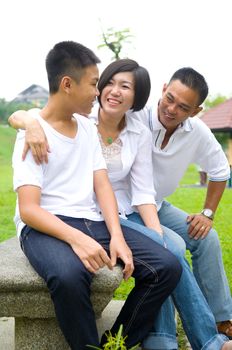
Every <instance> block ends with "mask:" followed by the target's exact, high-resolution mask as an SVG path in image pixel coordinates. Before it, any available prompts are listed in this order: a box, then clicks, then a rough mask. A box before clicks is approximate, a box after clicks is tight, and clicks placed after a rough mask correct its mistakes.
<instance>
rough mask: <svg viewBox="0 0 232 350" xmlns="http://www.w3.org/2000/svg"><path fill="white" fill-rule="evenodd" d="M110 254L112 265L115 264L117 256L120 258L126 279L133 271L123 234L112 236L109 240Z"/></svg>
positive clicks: (131, 258)
mask: <svg viewBox="0 0 232 350" xmlns="http://www.w3.org/2000/svg"><path fill="white" fill-rule="evenodd" d="M110 256H111V263H112V266H114V265H115V264H116V261H117V258H120V259H121V260H122V261H123V262H124V264H125V266H124V269H123V276H124V279H125V280H126V281H127V280H128V278H130V277H131V275H132V273H133V271H134V263H133V257H132V252H131V250H130V248H129V247H128V245H127V243H126V241H125V239H124V237H123V236H121V235H120V236H113V237H112V238H111V240H110Z"/></svg>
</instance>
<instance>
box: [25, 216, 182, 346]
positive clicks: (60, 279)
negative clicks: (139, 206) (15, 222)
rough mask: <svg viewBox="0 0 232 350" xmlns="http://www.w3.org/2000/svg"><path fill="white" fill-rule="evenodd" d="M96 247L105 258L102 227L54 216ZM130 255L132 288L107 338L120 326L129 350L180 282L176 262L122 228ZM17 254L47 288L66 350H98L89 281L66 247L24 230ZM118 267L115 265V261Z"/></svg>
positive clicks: (106, 240) (106, 245)
mask: <svg viewBox="0 0 232 350" xmlns="http://www.w3.org/2000/svg"><path fill="white" fill-rule="evenodd" d="M59 218H60V219H61V220H63V221H64V222H66V223H67V224H68V225H70V226H72V227H75V228H77V229H79V230H81V231H82V232H84V233H86V234H87V235H89V236H91V237H92V238H93V239H95V240H96V241H98V242H99V243H100V244H101V245H102V246H103V247H104V248H105V249H106V251H107V252H109V242H110V235H109V232H108V230H107V227H106V225H105V223H104V222H96V221H90V220H86V219H74V218H68V217H64V216H59ZM123 233H124V237H125V240H126V242H127V244H128V246H129V247H130V248H131V250H132V254H133V259H134V265H135V270H134V273H133V277H134V278H135V287H134V288H133V290H132V291H131V292H130V294H129V296H128V298H127V300H126V302H125V304H124V307H123V308H122V310H121V312H120V314H119V316H118V318H117V320H116V321H115V323H114V325H113V327H112V329H111V332H112V333H113V334H115V333H116V332H117V331H118V329H119V326H120V325H121V324H123V328H124V336H125V335H127V339H126V343H127V346H128V347H131V346H133V345H135V344H137V343H139V342H141V341H142V340H143V339H144V338H145V336H146V335H147V333H148V332H149V330H150V329H151V328H152V326H153V323H154V318H155V316H156V315H157V314H158V310H159V309H160V307H161V305H162V303H163V302H164V300H165V299H166V298H167V297H168V295H169V294H170V293H171V292H172V290H173V289H174V288H175V286H176V285H177V283H178V281H179V279H180V276H181V266H180V264H179V262H178V260H177V259H176V258H175V257H174V255H172V254H171V253H170V252H169V251H168V250H167V249H165V248H163V247H162V246H161V245H159V244H157V243H156V242H154V241H152V240H151V239H150V238H148V237H146V236H143V235H141V234H140V233H138V232H137V231H135V230H133V229H130V228H126V227H123ZM21 246H22V249H23V251H24V253H25V255H26V256H27V258H28V260H29V261H30V263H31V265H32V266H33V267H34V269H35V270H36V271H37V272H38V274H39V275H40V276H41V277H42V278H43V279H44V280H45V282H46V283H47V286H48V289H49V291H50V294H51V298H52V300H53V303H54V306H55V312H56V316H57V319H58V322H59V325H60V328H61V330H62V332H63V334H64V336H65V338H66V340H67V342H68V344H69V345H70V347H71V349H73V350H74V349H75V350H82V349H87V347H86V345H90V344H91V345H95V346H98V345H99V340H98V334H97V328H96V323H95V315H94V311H93V308H92V304H91V301H90V285H91V281H92V278H93V274H91V273H90V272H89V271H87V269H86V268H85V267H84V265H83V264H82V262H81V260H80V259H79V257H78V256H77V255H76V254H75V253H74V252H73V250H72V248H71V246H70V245H69V244H67V243H65V242H63V241H61V240H59V239H56V238H54V237H51V236H49V235H46V234H44V233H41V232H38V231H36V230H34V229H32V228H31V227H28V226H26V227H25V228H24V229H23V231H22V234H21ZM119 263H120V261H119Z"/></svg>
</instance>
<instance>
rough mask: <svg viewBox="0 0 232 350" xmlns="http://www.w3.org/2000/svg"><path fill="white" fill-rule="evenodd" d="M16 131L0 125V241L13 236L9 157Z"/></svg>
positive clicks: (13, 199) (13, 207)
mask: <svg viewBox="0 0 232 350" xmlns="http://www.w3.org/2000/svg"><path fill="white" fill-rule="evenodd" d="M15 135H16V131H15V130H14V129H12V128H10V127H9V126H7V125H0V174H1V175H0V241H4V240H5V239H7V238H10V237H12V236H13V235H14V234H15V225H14V222H13V216H14V210H15V193H14V191H13V188H12V187H13V186H12V168H11V156H12V151H13V146H14V140H15Z"/></svg>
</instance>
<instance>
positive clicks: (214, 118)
mask: <svg viewBox="0 0 232 350" xmlns="http://www.w3.org/2000/svg"><path fill="white" fill-rule="evenodd" d="M201 120H202V121H203V122H204V123H205V124H206V125H207V126H208V127H209V128H210V129H212V130H215V129H217V130H224V131H229V130H231V129H232V98H230V99H229V100H227V101H225V102H223V103H221V104H220V105H217V106H216V107H213V108H211V109H209V110H208V111H207V112H205V113H203V114H202V116H201Z"/></svg>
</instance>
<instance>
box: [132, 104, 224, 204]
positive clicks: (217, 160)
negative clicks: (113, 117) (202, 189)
mask: <svg viewBox="0 0 232 350" xmlns="http://www.w3.org/2000/svg"><path fill="white" fill-rule="evenodd" d="M131 116H132V117H134V118H136V119H138V120H140V121H141V122H143V123H144V124H145V125H146V126H147V127H149V128H150V130H151V131H152V151H153V152H152V153H153V169H154V172H153V174H154V185H155V190H156V193H157V195H156V201H157V204H158V208H160V206H161V203H162V201H163V199H164V197H167V196H169V195H171V194H172V193H173V192H174V191H175V190H176V188H177V187H178V185H179V182H180V180H181V179H182V177H183V175H184V173H185V171H186V170H187V168H188V166H189V164H191V163H196V164H197V165H199V166H200V167H201V168H202V169H204V171H205V172H207V174H208V177H209V180H210V181H226V180H228V179H229V178H230V168H229V164H228V161H227V158H226V156H225V153H224V152H223V150H222V147H221V145H220V144H219V143H218V141H217V140H216V138H215V136H214V135H213V133H212V132H211V130H210V129H209V128H208V127H207V125H206V124H205V123H204V122H202V121H201V120H200V119H199V118H198V117H197V116H196V117H190V118H188V119H187V120H186V121H185V122H184V123H182V125H180V126H179V127H178V128H177V129H176V131H175V132H174V133H173V135H172V136H171V138H170V140H169V142H168V144H167V145H166V146H165V147H164V148H163V149H161V144H162V141H163V138H164V135H165V132H166V129H165V128H164V126H163V125H162V124H161V123H160V122H159V120H158V116H157V105H156V106H154V107H146V108H144V109H143V110H142V111H139V112H135V113H132V114H131Z"/></svg>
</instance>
